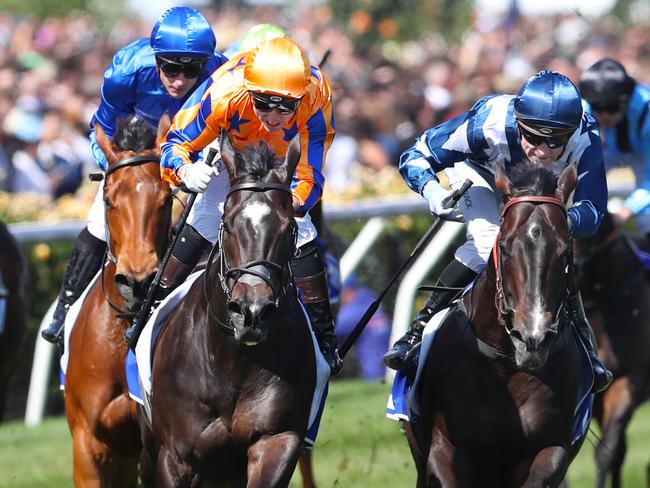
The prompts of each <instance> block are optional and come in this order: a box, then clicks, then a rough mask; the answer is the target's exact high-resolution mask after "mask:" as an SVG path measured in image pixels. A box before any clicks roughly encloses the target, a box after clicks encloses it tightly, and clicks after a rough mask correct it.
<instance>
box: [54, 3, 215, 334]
mask: <svg viewBox="0 0 650 488" xmlns="http://www.w3.org/2000/svg"><path fill="white" fill-rule="evenodd" d="M215 47H216V39H215V37H214V33H213V32H212V28H211V27H210V24H209V23H208V21H207V19H206V18H205V17H204V16H203V15H202V14H201V13H200V12H199V11H198V10H196V9H194V8H189V7H173V8H170V9H169V10H167V11H166V12H165V13H163V14H162V16H161V17H160V18H159V19H158V21H157V22H156V24H155V26H154V28H153V30H152V31H151V37H150V38H149V39H140V40H137V41H135V42H132V43H131V44H129V45H127V46H125V47H123V48H122V49H120V50H119V51H117V53H116V54H115V56H114V57H113V63H112V64H111V65H110V66H109V67H108V68H107V69H106V71H105V72H104V83H103V85H102V89H101V102H100V105H99V108H98V109H97V111H96V112H95V114H94V115H93V118H92V121H91V124H90V125H91V133H90V141H91V147H92V150H93V154H94V157H95V161H96V162H97V164H98V165H99V167H100V168H101V169H102V170H104V171H105V170H106V167H107V161H106V157H105V156H104V153H103V152H102V150H101V149H100V148H99V146H98V145H97V142H96V140H95V126H96V125H99V126H100V127H101V128H102V129H103V131H104V132H105V133H106V135H108V136H109V137H111V138H112V137H113V134H114V133H115V130H116V128H117V122H118V119H121V118H123V117H126V116H129V115H132V114H137V115H138V116H140V117H142V118H144V119H145V120H147V121H148V122H149V123H151V124H152V125H154V126H157V125H158V121H159V120H160V118H161V117H162V115H163V114H164V113H165V112H167V111H168V112H169V114H170V116H173V115H174V114H175V113H176V112H177V111H178V110H179V109H180V107H181V106H182V104H183V102H184V101H185V100H186V99H187V98H188V97H189V95H190V94H191V93H192V91H193V90H194V89H195V88H196V87H197V86H198V85H199V84H200V83H201V82H202V81H203V80H205V79H206V78H208V77H209V76H210V73H212V72H213V71H214V70H215V69H217V68H218V67H219V66H221V65H222V64H223V63H225V62H226V61H227V59H226V57H225V56H224V55H223V54H221V53H219V52H217V51H215ZM105 251H106V220H105V215H104V201H103V185H100V187H99V190H98V192H97V196H96V198H95V201H94V202H93V205H92V207H91V209H90V212H89V215H88V224H87V226H86V228H84V229H83V230H82V231H81V233H80V234H79V237H77V240H76V242H75V244H74V247H73V249H72V253H71V255H70V259H69V261H68V265H67V268H66V270H65V274H64V276H63V284H62V287H61V291H60V292H59V298H58V302H57V305H56V309H55V311H54V316H53V319H52V323H51V324H50V325H49V326H48V327H47V328H46V329H44V330H43V332H42V336H43V338H44V339H45V340H47V341H49V342H52V343H62V339H63V327H64V322H65V316H66V314H67V311H68V309H69V308H70V306H71V305H72V304H73V303H74V302H75V301H76V300H77V299H78V298H79V296H80V295H81V293H83V291H84V290H85V288H86V287H87V286H88V284H89V283H90V281H91V280H92V278H93V276H95V274H96V273H97V271H98V270H99V268H100V266H101V263H102V262H103V259H104V253H105Z"/></svg>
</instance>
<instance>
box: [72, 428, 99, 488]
mask: <svg viewBox="0 0 650 488" xmlns="http://www.w3.org/2000/svg"><path fill="white" fill-rule="evenodd" d="M105 460H106V446H105V445H103V444H102V443H101V442H99V441H98V440H97V439H96V438H95V436H94V435H92V434H91V433H90V432H88V430H87V429H84V428H76V429H74V430H73V431H72V469H73V479H74V485H75V486H76V487H77V488H80V487H84V488H94V487H100V486H101V485H102V474H101V469H100V464H101V463H103V462H105Z"/></svg>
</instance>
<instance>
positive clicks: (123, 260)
mask: <svg viewBox="0 0 650 488" xmlns="http://www.w3.org/2000/svg"><path fill="white" fill-rule="evenodd" d="M168 120H169V119H168V118H167V117H163V120H161V124H160V126H159V128H158V138H160V137H161V136H162V135H164V133H165V131H166V128H167V127H168V123H169V122H168ZM95 133H96V137H97V144H98V145H99V147H100V148H101V149H102V151H103V152H104V155H105V156H106V160H107V161H108V168H107V170H106V175H105V177H104V207H105V212H106V224H107V228H108V236H107V240H108V249H109V258H110V259H111V260H112V261H113V262H114V263H115V266H116V271H115V285H116V288H117V290H118V292H119V293H120V295H121V296H122V297H123V298H124V302H125V305H126V306H127V307H128V308H129V310H135V309H136V308H137V307H138V306H139V304H140V303H141V302H142V300H143V299H144V297H145V295H146V292H147V289H148V288H149V285H150V283H151V281H152V280H153V277H154V275H155V274H156V271H157V268H158V262H159V258H160V256H161V255H162V253H163V252H164V246H165V243H166V241H167V233H168V230H169V222H170V219H171V208H172V192H171V189H170V187H169V185H168V184H167V183H166V182H164V181H163V180H162V179H161V177H160V164H159V161H160V154H159V151H158V144H157V137H156V130H155V128H153V127H151V126H150V125H149V124H147V122H146V121H144V120H142V119H140V118H138V117H135V116H134V117H130V118H127V119H125V120H123V121H121V122H120V124H119V125H118V129H117V131H116V133H115V136H114V137H113V140H111V139H109V138H108V137H107V135H106V134H105V133H104V131H103V130H102V129H101V127H100V126H99V125H98V124H97V125H95Z"/></svg>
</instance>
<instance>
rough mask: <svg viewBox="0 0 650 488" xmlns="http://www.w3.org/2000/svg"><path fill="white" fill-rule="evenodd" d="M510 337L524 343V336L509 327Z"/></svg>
mask: <svg viewBox="0 0 650 488" xmlns="http://www.w3.org/2000/svg"><path fill="white" fill-rule="evenodd" d="M510 337H512V338H513V339H517V340H518V341H520V342H524V343H525V341H524V338H523V336H522V335H521V332H520V331H519V330H517V329H510Z"/></svg>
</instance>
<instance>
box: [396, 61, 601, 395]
mask: <svg viewBox="0 0 650 488" xmlns="http://www.w3.org/2000/svg"><path fill="white" fill-rule="evenodd" d="M573 161H575V162H577V170H578V183H577V186H576V189H575V193H574V196H573V206H572V207H570V208H569V209H567V214H568V218H569V223H570V225H571V228H572V232H573V235H574V236H576V237H584V236H589V235H591V234H593V233H594V232H595V231H596V229H597V228H598V225H599V224H600V221H601V219H602V217H603V215H604V213H605V211H606V206H607V182H606V180H605V168H604V163H603V155H602V148H601V143H600V137H599V134H598V128H597V125H596V122H595V120H594V119H593V118H592V117H591V116H590V115H589V114H586V113H583V110H582V105H581V98H580V94H579V92H578V90H577V88H576V87H575V86H574V85H573V83H571V81H570V80H569V79H568V78H566V77H565V76H563V75H561V74H559V73H556V72H553V71H542V72H540V73H538V74H536V75H535V76H533V77H531V78H530V79H529V80H528V81H526V83H524V85H523V86H522V88H521V89H520V91H519V93H518V94H517V96H513V95H492V96H488V97H485V98H482V99H480V100H479V101H478V102H476V104H475V105H474V106H473V107H472V108H471V109H470V110H469V111H468V112H466V113H464V114H462V115H459V116H457V117H455V118H453V119H451V120H448V121H446V122H444V123H442V124H440V125H438V126H437V127H434V128H432V129H429V130H427V131H426V132H425V133H424V134H422V136H420V137H419V138H418V139H417V141H416V143H415V145H413V146H412V147H411V148H410V149H408V150H406V151H405V152H404V153H403V154H402V157H401V159H400V165H399V170H400V173H401V174H402V177H403V178H404V180H405V181H406V184H407V185H408V186H409V188H411V189H412V190H413V191H416V192H418V193H420V194H421V195H422V196H423V197H424V198H425V199H426V200H427V201H428V202H429V208H430V210H431V211H432V213H434V214H436V215H439V216H442V215H449V214H450V213H452V212H453V209H447V208H445V207H444V205H443V201H444V200H445V199H446V198H447V197H448V196H450V194H451V190H444V189H443V188H442V186H441V185H440V183H439V180H438V177H437V176H436V172H438V171H442V170H444V172H445V174H446V176H447V179H448V181H449V185H450V187H451V188H452V189H456V188H458V187H460V186H461V185H462V184H463V182H464V181H465V180H466V179H470V180H472V182H473V183H474V184H473V186H472V187H471V188H470V189H469V190H468V191H467V192H466V193H465V195H464V196H463V198H462V199H461V200H460V202H459V208H460V210H461V212H462V214H463V217H464V220H465V223H466V224H467V241H466V242H465V243H464V244H463V245H461V246H460V247H459V248H458V250H457V251H456V254H455V259H453V260H452V262H451V263H450V264H449V265H448V266H447V267H446V268H445V270H444V271H443V272H442V274H441V276H440V279H439V281H438V286H441V287H449V288H458V287H460V288H462V287H464V286H466V285H468V284H469V283H470V282H471V281H472V280H473V279H474V277H476V275H477V274H478V273H480V272H481V271H482V270H483V269H484V268H485V265H486V263H487V261H488V258H489V255H490V252H491V249H492V247H493V245H494V242H495V238H496V236H497V234H498V231H499V221H500V213H499V207H500V203H501V196H500V195H499V193H498V191H497V190H496V188H495V183H494V168H495V165H496V164H502V165H503V166H504V167H505V169H506V172H507V170H508V168H510V167H513V166H514V165H518V164H531V162H533V163H536V164H543V165H546V166H550V167H552V168H553V169H554V170H557V172H558V173H559V171H561V170H562V169H564V168H565V167H566V166H567V165H568V164H569V163H571V162H573ZM454 294H455V291H451V290H436V291H434V292H433V293H432V294H431V296H430V297H429V300H428V301H427V304H426V305H425V307H424V309H423V310H422V311H421V312H420V313H419V314H418V315H417V316H416V318H415V320H414V322H413V323H412V324H411V328H410V329H409V331H408V332H407V334H406V335H405V336H404V337H402V338H401V339H399V340H398V341H397V342H396V344H395V345H394V346H393V348H391V349H390V350H389V351H388V352H387V353H386V355H385V356H384V361H385V362H386V364H387V365H388V366H389V367H392V368H394V369H399V368H401V367H402V366H403V364H404V358H405V356H406V353H407V352H408V351H409V350H410V349H411V347H412V346H413V345H414V344H417V343H418V342H419V341H420V339H421V334H422V330H423V328H424V326H425V325H426V323H427V322H428V320H429V319H430V318H431V317H432V316H433V315H435V313H437V312H438V311H440V310H442V308H444V307H446V306H447V304H448V302H449V300H451V298H452V297H453V295H454ZM578 297H579V294H578ZM585 322H586V320H585ZM586 324H587V325H586V327H587V328H589V325H588V323H586ZM589 332H590V330H589ZM585 335H587V336H590V334H587V333H585ZM590 355H591V356H593V357H592V364H594V369H595V372H596V373H597V375H598V374H604V375H606V373H605V371H606V370H605V369H604V368H603V367H602V366H601V365H600V364H595V363H594V360H595V356H596V353H595V350H594V349H593V348H592V351H591V354H590ZM603 370H604V371H603ZM604 382H606V378H605V379H603V383H604ZM599 385H600V383H599Z"/></svg>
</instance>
